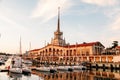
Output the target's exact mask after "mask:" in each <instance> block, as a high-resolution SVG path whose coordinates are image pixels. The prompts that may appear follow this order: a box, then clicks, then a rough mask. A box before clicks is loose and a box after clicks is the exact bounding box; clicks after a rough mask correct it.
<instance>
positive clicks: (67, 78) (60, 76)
mask: <svg viewBox="0 0 120 80" xmlns="http://www.w3.org/2000/svg"><path fill="white" fill-rule="evenodd" d="M0 80H120V71H114V72H110V71H101V70H98V71H82V70H79V71H73V72H56V73H54V74H53V73H45V72H38V71H32V74H31V75H23V74H22V75H20V74H13V73H8V72H0Z"/></svg>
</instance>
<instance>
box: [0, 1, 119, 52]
mask: <svg viewBox="0 0 120 80" xmlns="http://www.w3.org/2000/svg"><path fill="white" fill-rule="evenodd" d="M58 7H60V29H61V31H62V32H63V36H64V37H65V39H66V42H67V43H70V44H76V42H77V43H79V44H80V43H83V42H95V41H100V42H101V43H102V44H103V45H104V46H105V47H110V46H111V45H112V42H113V41H118V42H119V40H120V0H0V34H1V36H0V52H6V53H13V54H14V53H19V46H20V37H21V43H22V52H23V53H24V52H25V51H27V50H30V49H37V48H42V47H44V46H45V45H46V44H47V43H50V42H51V38H53V37H54V32H55V31H56V28H57V14H58V13H57V12H58ZM30 44H31V47H30Z"/></svg>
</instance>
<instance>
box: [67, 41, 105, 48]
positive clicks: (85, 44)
mask: <svg viewBox="0 0 120 80" xmlns="http://www.w3.org/2000/svg"><path fill="white" fill-rule="evenodd" d="M98 43H100V42H90V43H82V44H74V45H69V46H65V47H66V48H68V47H69V48H73V47H85V46H93V45H95V44H98ZM100 44H101V43H100ZM101 45H102V44H101ZM102 46H103V45H102ZM103 47H104V46H103Z"/></svg>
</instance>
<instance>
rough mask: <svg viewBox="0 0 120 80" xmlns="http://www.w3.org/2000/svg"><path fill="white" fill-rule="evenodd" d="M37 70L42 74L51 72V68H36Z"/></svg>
mask: <svg viewBox="0 0 120 80" xmlns="http://www.w3.org/2000/svg"><path fill="white" fill-rule="evenodd" d="M36 70H37V71H40V72H50V68H49V67H39V68H36Z"/></svg>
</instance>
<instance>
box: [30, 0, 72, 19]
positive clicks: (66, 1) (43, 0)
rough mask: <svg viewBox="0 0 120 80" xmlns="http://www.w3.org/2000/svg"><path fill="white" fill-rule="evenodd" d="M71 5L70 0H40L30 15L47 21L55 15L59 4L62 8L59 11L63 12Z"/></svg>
mask: <svg viewBox="0 0 120 80" xmlns="http://www.w3.org/2000/svg"><path fill="white" fill-rule="evenodd" d="M71 5H72V2H71V0H40V1H39V2H38V4H37V6H36V7H35V9H34V10H33V12H32V17H33V18H41V19H42V20H43V21H48V20H50V19H52V18H53V17H55V16H56V15H57V9H58V7H59V6H60V7H61V8H62V9H61V12H63V11H64V10H66V9H68V8H69V7H70V6H71Z"/></svg>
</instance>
